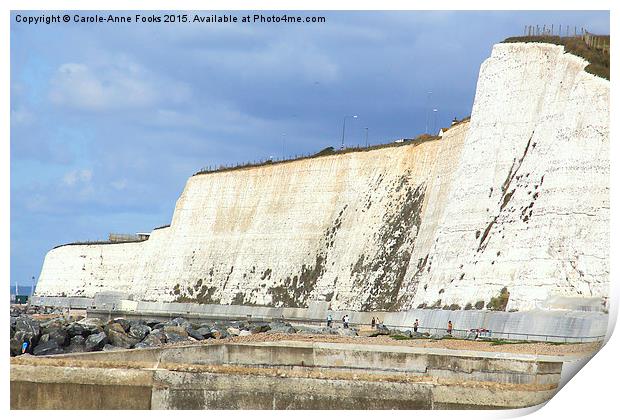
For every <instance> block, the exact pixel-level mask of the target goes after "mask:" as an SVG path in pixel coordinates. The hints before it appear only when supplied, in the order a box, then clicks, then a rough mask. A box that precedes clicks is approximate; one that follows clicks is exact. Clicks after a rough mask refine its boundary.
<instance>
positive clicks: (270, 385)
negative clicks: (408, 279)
mask: <svg viewBox="0 0 620 420" xmlns="http://www.w3.org/2000/svg"><path fill="white" fill-rule="evenodd" d="M86 362H88V363H86ZM104 366H105V368H104ZM214 366H222V367H224V366H226V367H228V368H229V367H230V366H233V367H235V368H234V369H233V370H229V371H227V372H223V371H217V370H211V371H208V370H207V371H204V370H203V369H201V367H205V368H208V369H213V368H214ZM561 369H562V359H561V358H557V357H551V356H548V357H539V356H527V355H506V354H498V353H488V352H486V353H485V352H467V351H454V350H445V349H420V348H418V349H414V348H410V347H405V346H402V347H399V346H367V345H357V344H341V343H337V344H336V343H299V342H296V343H292V342H278V343H243V344H241V343H228V344H214V345H200V346H196V345H193V346H181V347H176V348H157V349H139V350H123V351H116V352H99V353H81V354H74V355H59V356H50V357H45V358H36V359H21V360H18V361H15V360H14V361H13V363H12V365H11V391H12V393H11V408H13V409H36V408H51V409H53V408H81V409H110V408H125V409H144V408H152V409H272V408H275V409H319V408H320V409H344V408H346V409H355V408H357V409H360V408H364V409H378V408H382V409H395V408H396V409H432V408H500V407H504V408H507V407H524V406H529V405H535V404H540V403H542V402H544V401H546V400H547V399H548V398H550V397H551V396H552V395H553V393H554V392H555V388H556V387H557V384H558V382H559V380H560V373H561ZM317 373H319V374H320V375H318V376H317V375H316V374H317ZM416 377H417V378H418V379H414V378H416Z"/></svg>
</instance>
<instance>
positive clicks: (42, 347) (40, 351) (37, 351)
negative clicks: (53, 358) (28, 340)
mask: <svg viewBox="0 0 620 420" xmlns="http://www.w3.org/2000/svg"><path fill="white" fill-rule="evenodd" d="M61 353H63V351H62V349H61V348H60V346H59V345H58V343H57V342H56V341H54V340H47V341H46V342H43V343H39V344H38V345H37V346H36V347H35V348H34V349H33V350H32V354H34V355H35V356H48V355H50V354H61Z"/></svg>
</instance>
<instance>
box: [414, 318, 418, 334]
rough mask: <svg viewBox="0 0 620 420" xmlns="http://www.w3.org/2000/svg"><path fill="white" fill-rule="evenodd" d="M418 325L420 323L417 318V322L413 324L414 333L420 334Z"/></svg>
mask: <svg viewBox="0 0 620 420" xmlns="http://www.w3.org/2000/svg"><path fill="white" fill-rule="evenodd" d="M418 325H419V323H418V320H417V318H416V320H415V322H414V323H413V332H414V333H417V332H418Z"/></svg>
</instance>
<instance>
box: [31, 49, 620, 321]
mask: <svg viewBox="0 0 620 420" xmlns="http://www.w3.org/2000/svg"><path fill="white" fill-rule="evenodd" d="M586 65H587V62H586V61H584V60H582V59H581V58H579V57H576V56H574V55H571V54H566V53H564V49H563V47H562V46H555V45H549V44H534V43H529V44H525V43H513V44H498V45H496V46H495V47H494V48H493V52H492V55H491V57H490V58H489V59H487V60H486V61H485V62H484V63H483V64H482V67H481V69H480V75H479V79H478V86H477V90H476V97H475V101H474V106H473V109H472V113H471V120H470V121H469V122H463V123H461V124H458V125H455V126H454V127H452V128H451V129H450V130H448V131H447V132H446V133H445V134H444V135H443V137H442V138H441V139H438V140H431V141H426V142H421V143H419V144H418V143H414V144H405V145H402V146H398V147H386V148H380V149H375V150H369V151H360V152H352V153H346V154H335V155H330V156H323V157H316V158H310V159H303V160H298V161H293V162H288V163H279V164H272V165H265V166H261V167H256V168H247V169H236V170H230V171H223V172H216V173H207V174H202V175H195V176H192V177H191V178H189V180H188V182H187V185H186V186H185V189H184V191H183V193H182V194H181V197H180V198H179V200H178V201H177V204H176V208H175V211H174V216H173V219H172V222H171V225H170V227H168V228H162V229H157V230H154V231H153V232H152V234H151V236H150V238H149V239H148V240H147V241H144V242H137V243H125V244H97V245H65V246H60V247H57V248H55V249H53V250H51V251H50V252H49V253H48V254H47V256H46V258H45V262H44V264H43V269H42V272H41V275H40V278H39V281H38V284H37V288H36V295H39V296H86V297H92V296H94V294H95V293H97V292H100V291H113V290H114V291H123V292H127V293H130V294H132V295H133V298H134V299H137V300H138V299H139V300H152V301H175V300H178V301H193V302H202V303H213V302H217V303H223V304H231V303H232V304H257V305H275V306H294V307H300V306H307V304H308V303H309V302H312V301H330V302H331V306H332V308H333V309H356V310H372V309H384V310H405V309H409V308H417V307H420V306H427V307H431V306H435V307H444V306H451V305H452V307H453V308H457V307H461V308H465V307H466V306H468V304H469V305H472V306H474V305H475V304H476V303H477V302H478V303H479V302H480V301H483V302H484V304H485V305H486V304H487V303H488V302H489V301H490V300H491V298H493V297H496V296H498V295H499V294H500V290H501V289H502V288H506V289H507V291H508V292H509V293H510V298H509V302H508V307H507V309H508V310H510V309H517V310H525V309H531V308H533V307H536V306H537V305H539V304H542V303H544V302H545V301H548V300H549V299H553V298H554V297H557V296H570V297H584V298H585V297H604V296H607V295H608V288H609V81H607V80H604V79H601V78H599V77H597V76H594V75H592V74H589V73H587V72H585V71H584V68H585V66H586Z"/></svg>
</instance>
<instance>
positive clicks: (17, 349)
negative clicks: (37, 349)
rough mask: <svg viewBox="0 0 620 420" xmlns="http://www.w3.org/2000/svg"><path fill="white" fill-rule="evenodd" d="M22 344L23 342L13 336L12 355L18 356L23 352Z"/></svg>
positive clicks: (11, 342)
mask: <svg viewBox="0 0 620 420" xmlns="http://www.w3.org/2000/svg"><path fill="white" fill-rule="evenodd" d="M22 344H23V342H21V341H19V340H17V339H16V338H11V341H10V345H9V347H10V349H11V356H18V355H20V354H22Z"/></svg>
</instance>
